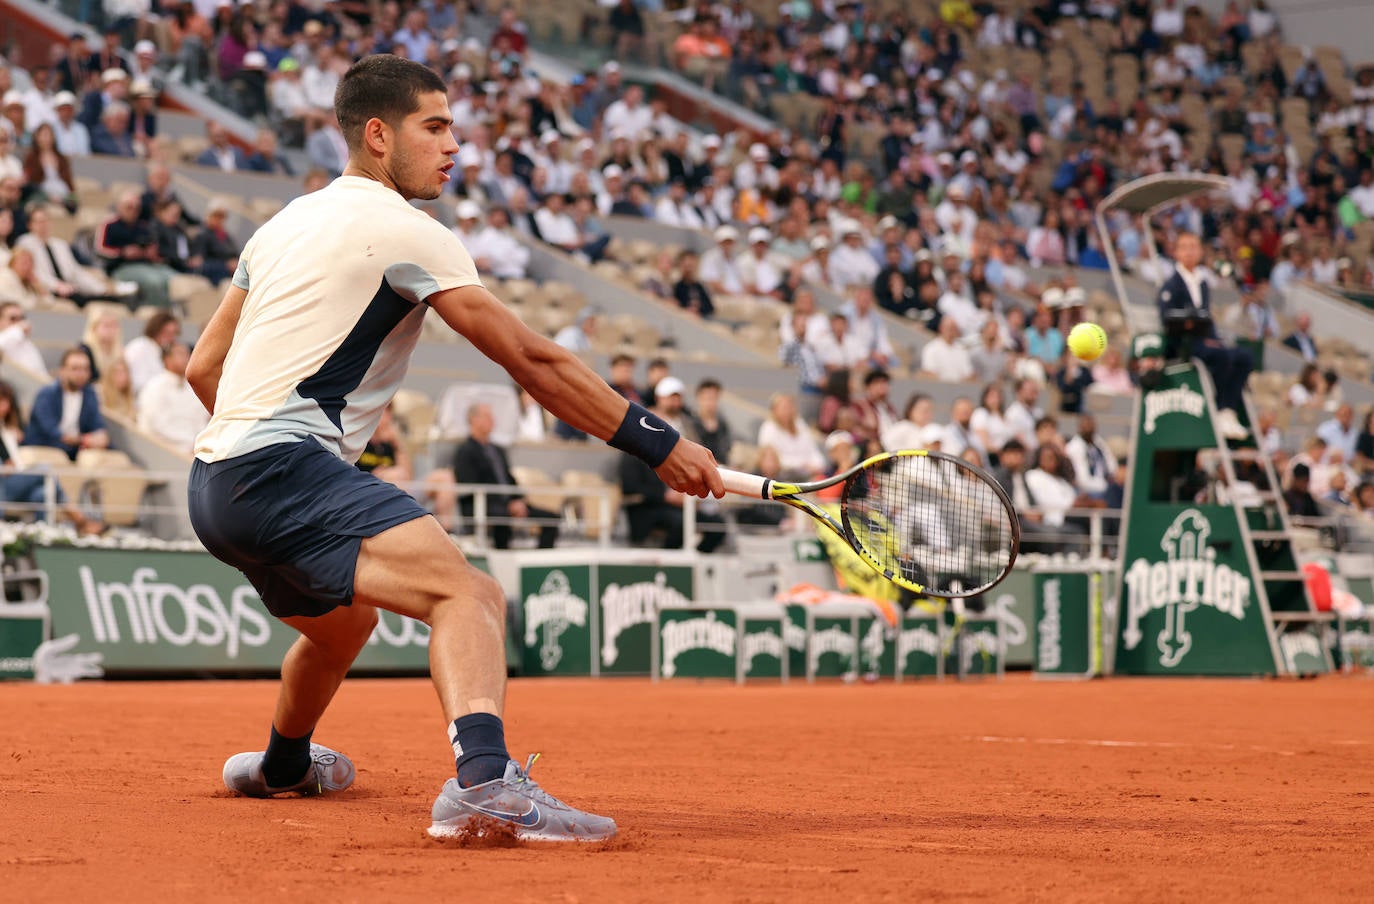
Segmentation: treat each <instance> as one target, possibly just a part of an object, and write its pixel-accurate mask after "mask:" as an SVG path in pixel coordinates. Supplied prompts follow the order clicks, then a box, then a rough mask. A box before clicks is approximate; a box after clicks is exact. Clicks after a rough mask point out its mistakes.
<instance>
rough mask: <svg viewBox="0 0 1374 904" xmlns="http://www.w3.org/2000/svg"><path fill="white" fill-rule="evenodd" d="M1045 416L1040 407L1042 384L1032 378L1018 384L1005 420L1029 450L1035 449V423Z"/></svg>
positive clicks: (1024, 379) (1043, 410)
mask: <svg viewBox="0 0 1374 904" xmlns="http://www.w3.org/2000/svg"><path fill="white" fill-rule="evenodd" d="M1044 416H1045V409H1043V408H1041V407H1040V384H1039V383H1038V382H1036V381H1035V380H1032V379H1030V378H1023V379H1022V380H1020V381H1019V382H1018V383H1017V384H1016V398H1015V399H1013V400H1012V403H1011V404H1010V405H1008V406H1007V413H1006V415H1004V417H1003V420H1005V421H1006V422H1007V426H1008V427H1009V428H1011V431H1012V434H1013V435H1014V436H1015V437H1016V438H1017V439H1018V440H1020V441H1021V445H1023V446H1025V447H1026V448H1027V449H1034V448H1035V447H1036V445H1037V443H1036V441H1035V423H1036V421H1038V420H1040V418H1042V417H1044Z"/></svg>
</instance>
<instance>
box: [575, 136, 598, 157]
mask: <svg viewBox="0 0 1374 904" xmlns="http://www.w3.org/2000/svg"><path fill="white" fill-rule="evenodd" d="M594 150H596V142H595V141H592V140H591V139H590V138H583V139H582V140H581V141H579V142H578V143H577V153H579V154H585V153H587V152H588V151H594Z"/></svg>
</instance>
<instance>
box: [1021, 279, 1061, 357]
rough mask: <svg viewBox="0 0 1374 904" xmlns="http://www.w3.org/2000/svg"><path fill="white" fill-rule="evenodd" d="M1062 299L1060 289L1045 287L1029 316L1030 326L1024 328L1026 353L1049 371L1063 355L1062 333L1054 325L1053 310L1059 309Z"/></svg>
mask: <svg viewBox="0 0 1374 904" xmlns="http://www.w3.org/2000/svg"><path fill="white" fill-rule="evenodd" d="M1063 299H1064V291H1063V290H1062V289H1057V288H1051V289H1046V290H1045V294H1044V295H1043V296H1042V297H1041V300H1040V306H1039V307H1038V308H1036V310H1035V314H1034V316H1033V317H1031V325H1030V328H1029V329H1027V330H1026V354H1028V355H1030V356H1031V357H1032V358H1035V359H1036V360H1038V361H1039V362H1040V363H1041V364H1043V365H1044V367H1045V370H1046V371H1050V372H1053V371H1054V370H1055V369H1057V368H1058V367H1059V360H1060V358H1061V357H1063V355H1064V334H1063V333H1061V332H1060V331H1059V328H1058V327H1056V326H1055V325H1054V311H1056V310H1058V309H1059V307H1060V306H1061V304H1062V302H1063Z"/></svg>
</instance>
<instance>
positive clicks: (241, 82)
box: [224, 50, 270, 120]
mask: <svg viewBox="0 0 1374 904" xmlns="http://www.w3.org/2000/svg"><path fill="white" fill-rule="evenodd" d="M224 87H225V94H226V99H227V102H228V105H229V108H230V109H232V110H233V111H234V112H235V113H238V114H239V115H240V116H242V117H244V118H245V119H253V120H256V119H260V118H264V117H266V116H267V111H268V110H269V109H270V102H269V100H268V96H267V93H268V74H267V55H266V54H265V53H263V52H262V51H261V50H250V51H248V52H247V53H245V54H244V55H243V65H242V66H241V67H239V69H238V71H237V72H235V73H234V74H233V75H232V76H231V77H230V78H229V80H228V81H227V82H226V83H225V86H224Z"/></svg>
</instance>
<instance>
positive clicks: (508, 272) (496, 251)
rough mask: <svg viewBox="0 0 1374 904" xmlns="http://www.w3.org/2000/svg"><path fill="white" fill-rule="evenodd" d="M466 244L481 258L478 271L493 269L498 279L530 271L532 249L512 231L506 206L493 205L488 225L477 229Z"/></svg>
mask: <svg viewBox="0 0 1374 904" xmlns="http://www.w3.org/2000/svg"><path fill="white" fill-rule="evenodd" d="M467 247H468V251H469V253H471V254H472V256H473V258H474V260H477V261H478V265H477V269H478V272H486V273H490V274H491V275H492V276H495V277H497V278H498V279H524V278H525V277H526V276H527V275H528V271H529V265H530V249H529V248H526V247H525V246H524V245H523V244H521V243H520V240H519V239H517V238H516V237H515V236H514V234H512V232H511V228H510V216H509V215H508V214H507V213H506V210H505V208H504V207H493V208H492V209H491V210H490V211H489V212H488V213H487V225H486V228H484V229H481V230H478V231H477V234H476V235H475V236H473V238H472V240H471V243H470V244H468V246H467ZM483 261H485V263H486V270H485V271H484V270H483V269H482V266H483V264H482V263H481V262H483Z"/></svg>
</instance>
